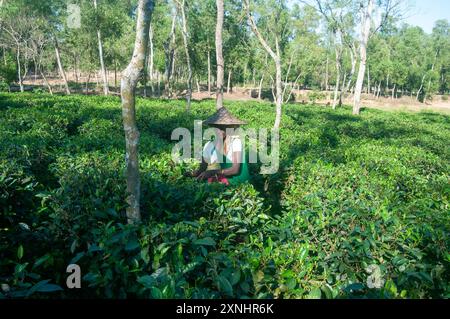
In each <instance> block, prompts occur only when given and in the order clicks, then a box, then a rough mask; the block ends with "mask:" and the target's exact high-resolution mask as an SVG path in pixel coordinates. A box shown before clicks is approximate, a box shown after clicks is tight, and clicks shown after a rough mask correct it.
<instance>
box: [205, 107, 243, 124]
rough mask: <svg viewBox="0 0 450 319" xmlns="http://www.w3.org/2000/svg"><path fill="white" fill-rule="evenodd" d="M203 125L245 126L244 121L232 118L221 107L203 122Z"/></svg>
mask: <svg viewBox="0 0 450 319" xmlns="http://www.w3.org/2000/svg"><path fill="white" fill-rule="evenodd" d="M203 124H206V125H245V124H247V123H246V122H244V121H241V120H240V119H238V118H236V117H234V116H233V115H231V113H230V112H229V111H228V110H227V109H226V108H225V107H221V108H220V109H219V110H217V112H216V113H214V114H213V115H212V116H210V117H209V118H207V119H206V120H205V121H203Z"/></svg>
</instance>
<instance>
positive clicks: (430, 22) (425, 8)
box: [405, 0, 450, 33]
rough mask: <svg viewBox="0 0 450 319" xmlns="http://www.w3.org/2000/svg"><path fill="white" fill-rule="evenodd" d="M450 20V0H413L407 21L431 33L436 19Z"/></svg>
mask: <svg viewBox="0 0 450 319" xmlns="http://www.w3.org/2000/svg"><path fill="white" fill-rule="evenodd" d="M440 19H447V20H448V21H450V0H411V8H410V10H409V13H408V15H407V18H406V19H405V22H406V23H408V24H411V25H417V26H419V27H421V28H422V29H423V30H424V31H425V32H427V33H431V31H432V30H433V26H434V23H435V22H436V20H440Z"/></svg>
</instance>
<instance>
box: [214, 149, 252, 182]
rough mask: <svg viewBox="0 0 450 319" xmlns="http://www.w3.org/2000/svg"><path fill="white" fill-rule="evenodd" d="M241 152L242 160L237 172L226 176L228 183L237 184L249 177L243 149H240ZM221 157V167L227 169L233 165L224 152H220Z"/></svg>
mask: <svg viewBox="0 0 450 319" xmlns="http://www.w3.org/2000/svg"><path fill="white" fill-rule="evenodd" d="M241 154H242V161H241V167H240V169H239V173H238V174H237V175H234V176H227V180H228V182H229V183H230V185H239V184H242V183H244V182H246V181H248V180H249V179H250V173H249V171H248V163H247V158H246V156H245V149H243V150H242V152H241ZM222 159H223V160H222V163H221V164H220V166H221V168H222V169H227V168H230V167H232V166H233V162H232V160H231V159H229V158H228V157H226V155H225V154H222Z"/></svg>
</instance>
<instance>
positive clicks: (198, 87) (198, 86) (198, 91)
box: [195, 76, 201, 94]
mask: <svg viewBox="0 0 450 319" xmlns="http://www.w3.org/2000/svg"><path fill="white" fill-rule="evenodd" d="M195 82H196V83H197V93H199V94H200V92H201V90H200V83H199V82H198V76H196V77H195Z"/></svg>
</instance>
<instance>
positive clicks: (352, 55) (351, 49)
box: [345, 44, 356, 93]
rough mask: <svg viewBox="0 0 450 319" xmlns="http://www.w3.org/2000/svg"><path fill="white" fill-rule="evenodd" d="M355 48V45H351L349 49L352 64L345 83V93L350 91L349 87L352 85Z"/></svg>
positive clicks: (354, 68) (354, 67)
mask: <svg viewBox="0 0 450 319" xmlns="http://www.w3.org/2000/svg"><path fill="white" fill-rule="evenodd" d="M355 51H356V48H355V45H354V44H352V45H351V47H350V59H351V63H352V69H351V71H350V75H349V78H348V82H347V86H346V88H345V92H346V93H347V92H348V91H349V89H350V85H351V83H352V79H353V75H354V74H355V70H356V52H355Z"/></svg>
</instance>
